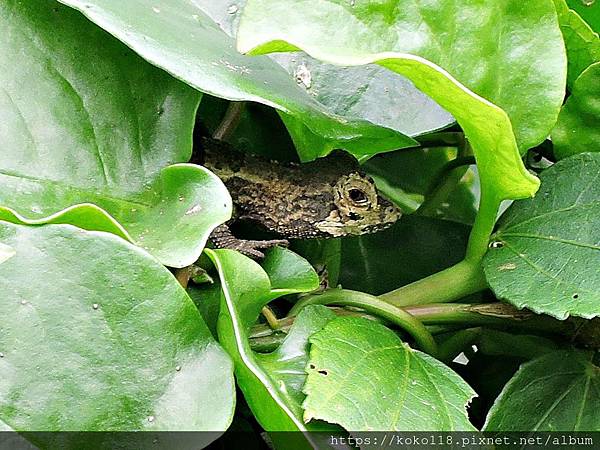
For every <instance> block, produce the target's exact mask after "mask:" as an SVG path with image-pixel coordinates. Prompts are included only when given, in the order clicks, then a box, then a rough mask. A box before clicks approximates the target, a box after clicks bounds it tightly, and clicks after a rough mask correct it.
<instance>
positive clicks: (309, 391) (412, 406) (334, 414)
mask: <svg viewBox="0 0 600 450" xmlns="http://www.w3.org/2000/svg"><path fill="white" fill-rule="evenodd" d="M310 343H311V344H312V345H311V349H310V359H309V366H308V369H307V371H308V378H307V381H306V385H305V387H304V392H305V393H306V400H305V401H304V409H305V412H304V419H305V420H307V421H308V420H312V419H321V420H325V421H327V422H331V423H337V424H339V425H341V426H343V427H344V428H345V429H346V430H381V431H474V430H475V428H474V427H473V425H471V424H470V423H469V419H468V417H467V412H466V408H465V407H466V405H467V404H468V403H469V401H470V400H471V399H472V398H473V397H474V396H475V392H474V391H473V390H472V389H471V388H470V387H469V386H468V385H467V383H465V382H464V381H463V380H462V379H461V378H460V377H459V376H458V375H456V374H455V373H454V372H452V370H450V369H449V368H448V367H446V366H444V365H443V364H442V363H441V362H439V361H437V360H436V359H434V358H432V357H430V356H429V355H426V354H424V353H421V352H419V351H416V350H413V349H411V348H410V347H409V346H408V345H407V344H404V343H403V342H402V341H400V339H399V338H398V336H397V335H396V334H395V333H394V332H393V331H391V330H389V329H388V328H386V327H384V326H383V325H381V324H378V323H375V322H372V321H370V320H367V319H362V318H356V317H340V318H337V319H335V320H332V321H330V322H329V323H328V324H327V325H325V327H324V328H323V329H322V330H321V331H319V332H317V333H315V334H314V335H313V336H312V337H311V338H310ZM374 393H376V394H377V395H376V396H374Z"/></svg>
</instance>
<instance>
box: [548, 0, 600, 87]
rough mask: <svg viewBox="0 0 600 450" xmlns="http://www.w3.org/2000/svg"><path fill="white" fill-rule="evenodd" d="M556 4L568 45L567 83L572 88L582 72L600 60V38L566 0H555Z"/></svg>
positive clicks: (561, 27)
mask: <svg viewBox="0 0 600 450" xmlns="http://www.w3.org/2000/svg"><path fill="white" fill-rule="evenodd" d="M554 4H555V6H556V11H557V13H558V21H559V23H560V29H561V31H562V34H563V37H564V39H565V45H566V47H567V56H568V58H567V59H568V62H569V68H568V73H567V83H568V85H569V87H570V88H571V87H572V86H573V83H574V82H575V80H576V79H577V78H578V77H579V75H581V72H583V71H584V70H585V69H586V68H587V67H588V66H589V65H590V64H593V63H594V62H596V61H600V38H599V37H598V34H597V33H595V32H594V30H592V29H591V28H590V26H589V25H588V24H587V23H586V22H585V21H584V20H583V19H582V18H581V16H579V14H577V13H576V12H575V11H573V10H571V9H569V7H568V5H567V3H566V2H565V0H554Z"/></svg>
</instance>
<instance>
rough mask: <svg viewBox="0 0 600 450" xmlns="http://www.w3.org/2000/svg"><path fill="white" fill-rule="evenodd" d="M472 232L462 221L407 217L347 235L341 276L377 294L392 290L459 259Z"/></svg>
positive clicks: (353, 286)
mask: <svg viewBox="0 0 600 450" xmlns="http://www.w3.org/2000/svg"><path fill="white" fill-rule="evenodd" d="M468 235H469V228H468V227H467V226H465V225H462V224H458V223H455V222H449V221H444V220H437V219H431V218H428V217H419V216H414V215H412V216H404V217H402V219H400V220H399V221H398V222H397V223H395V224H394V225H392V227H390V228H389V229H387V230H384V231H381V232H379V233H375V234H370V235H363V236H356V237H351V238H344V239H343V240H342V266H341V275H340V280H339V281H340V283H341V284H342V286H344V288H346V289H352V290H356V291H363V292H368V293H369V294H372V295H380V294H383V293H385V292H389V291H391V290H394V289H397V288H399V287H401V286H404V285H407V284H409V283H412V282H413V281H417V280H420V279H421V278H425V277H426V276H428V275H431V274H433V273H436V272H439V271H440V270H443V269H445V268H447V267H449V266H451V265H453V264H456V263H458V262H459V261H460V260H461V259H462V258H463V257H464V255H465V248H466V245H467V238H468ZM390 243H398V245H390Z"/></svg>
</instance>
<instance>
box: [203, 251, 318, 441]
mask: <svg viewBox="0 0 600 450" xmlns="http://www.w3.org/2000/svg"><path fill="white" fill-rule="evenodd" d="M206 252H207V254H208V256H209V257H210V258H211V260H212V261H213V263H214V264H215V267H216V268H217V270H218V272H219V276H220V279H221V283H220V286H218V285H215V289H218V290H219V291H220V294H219V295H220V298H221V313H220V316H219V323H218V333H219V341H220V342H221V344H222V345H223V346H224V347H225V349H226V350H227V351H228V352H229V354H230V355H231V356H232V358H233V360H234V363H235V373H236V379H237V381H238V384H239V386H240V388H241V389H242V391H243V392H244V396H245V398H246V401H247V402H248V404H249V405H250V408H251V409H252V412H253V413H254V416H255V417H256V419H257V420H258V422H259V423H260V424H261V426H262V427H263V428H264V429H266V430H267V431H308V430H310V429H313V428H312V427H310V426H307V425H306V424H304V422H303V420H302V408H301V406H300V404H299V402H298V399H299V397H301V393H300V392H298V388H299V386H300V385H301V384H302V376H303V373H302V371H301V370H302V369H303V364H304V362H305V360H306V359H305V358H306V351H307V349H306V347H307V338H308V334H311V333H312V331H311V330H314V331H316V329H318V328H319V327H322V326H323V325H324V324H325V323H326V322H327V320H328V314H326V313H325V314H324V313H320V314H317V315H314V314H313V312H310V313H307V316H305V319H303V320H302V321H301V322H300V324H301V325H300V327H299V328H298V329H297V330H296V332H295V333H293V334H292V335H290V337H289V338H288V339H289V340H288V341H286V344H285V345H284V346H283V347H282V348H280V349H279V350H277V351H276V352H275V353H273V354H271V355H266V356H259V355H257V354H255V353H253V352H252V350H251V349H250V344H249V342H248V331H249V328H250V326H252V325H253V324H254V323H255V322H256V320H257V318H258V316H259V314H260V311H261V309H262V307H263V306H264V305H265V304H267V303H268V302H270V301H271V300H272V299H273V298H276V297H277V296H279V295H282V294H281V293H280V292H278V291H279V290H280V289H281V285H279V288H277V287H276V286H277V284H278V283H275V285H273V284H271V280H270V279H269V276H268V275H267V273H266V272H265V271H264V270H263V269H262V268H261V267H260V266H259V265H258V264H257V263H256V262H254V261H252V260H251V259H249V258H247V257H245V256H243V255H241V254H239V253H237V252H234V251H231V250H214V251H213V250H206ZM284 252H285V253H287V256H286V255H282V256H284V257H285V261H286V265H287V268H283V267H282V268H280V269H277V270H273V269H274V267H273V266H272V267H271V270H270V271H271V273H281V270H284V269H285V270H289V266H291V265H296V266H300V267H302V266H304V265H305V264H306V262H305V261H304V260H302V259H301V258H300V257H298V256H296V255H294V254H293V253H291V252H289V251H287V250H285V251H284ZM294 259H295V260H296V261H295V263H294V261H293V260H294ZM300 272H303V270H300ZM305 275H306V276H308V278H307V277H306V276H301V277H295V281H294V282H292V283H291V284H288V283H289V282H286V284H288V285H287V286H286V287H285V288H284V289H285V291H286V293H291V292H294V291H295V292H302V291H307V290H314V289H316V288H317V287H318V279H317V277H316V274H314V271H313V272H312V274H310V273H308V272H306V273H305ZM274 278H275V279H277V277H274ZM311 280H313V281H311ZM305 320H306V321H305ZM288 356H289V357H291V358H290V359H289V360H288V361H284V359H285V358H286V357H288ZM285 439H286V442H283V443H278V445H283V446H282V447H281V448H282V449H283V448H286V449H287V448H289V449H293V448H308V447H307V446H308V445H309V444H308V441H307V440H306V439H308V440H310V439H312V437H311V436H306V439H305V437H304V436H303V435H302V434H299V433H296V434H287V435H286V436H285Z"/></svg>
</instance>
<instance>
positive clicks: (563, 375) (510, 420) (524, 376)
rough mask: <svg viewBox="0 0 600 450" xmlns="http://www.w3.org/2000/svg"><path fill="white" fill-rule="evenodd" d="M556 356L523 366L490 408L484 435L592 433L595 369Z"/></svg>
mask: <svg viewBox="0 0 600 450" xmlns="http://www.w3.org/2000/svg"><path fill="white" fill-rule="evenodd" d="M591 355H592V354H588V353H583V352H576V351H559V352H554V353H550V354H547V355H544V356H542V357H540V358H538V359H536V360H533V361H531V362H528V363H526V364H523V365H522V366H521V368H520V369H519V371H518V372H517V373H516V374H515V376H514V377H513V378H512V380H510V382H509V383H508V384H507V385H506V386H505V388H504V390H503V391H502V393H501V394H500V396H499V397H498V398H497V399H496V402H495V403H494V405H493V406H492V408H491V410H490V412H489V415H488V417H487V421H486V424H485V428H484V429H485V430H486V431H502V432H508V431H529V432H531V431H597V430H598V429H599V428H600V395H599V393H600V368H599V367H598V366H596V365H594V364H593V363H592V361H591Z"/></svg>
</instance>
